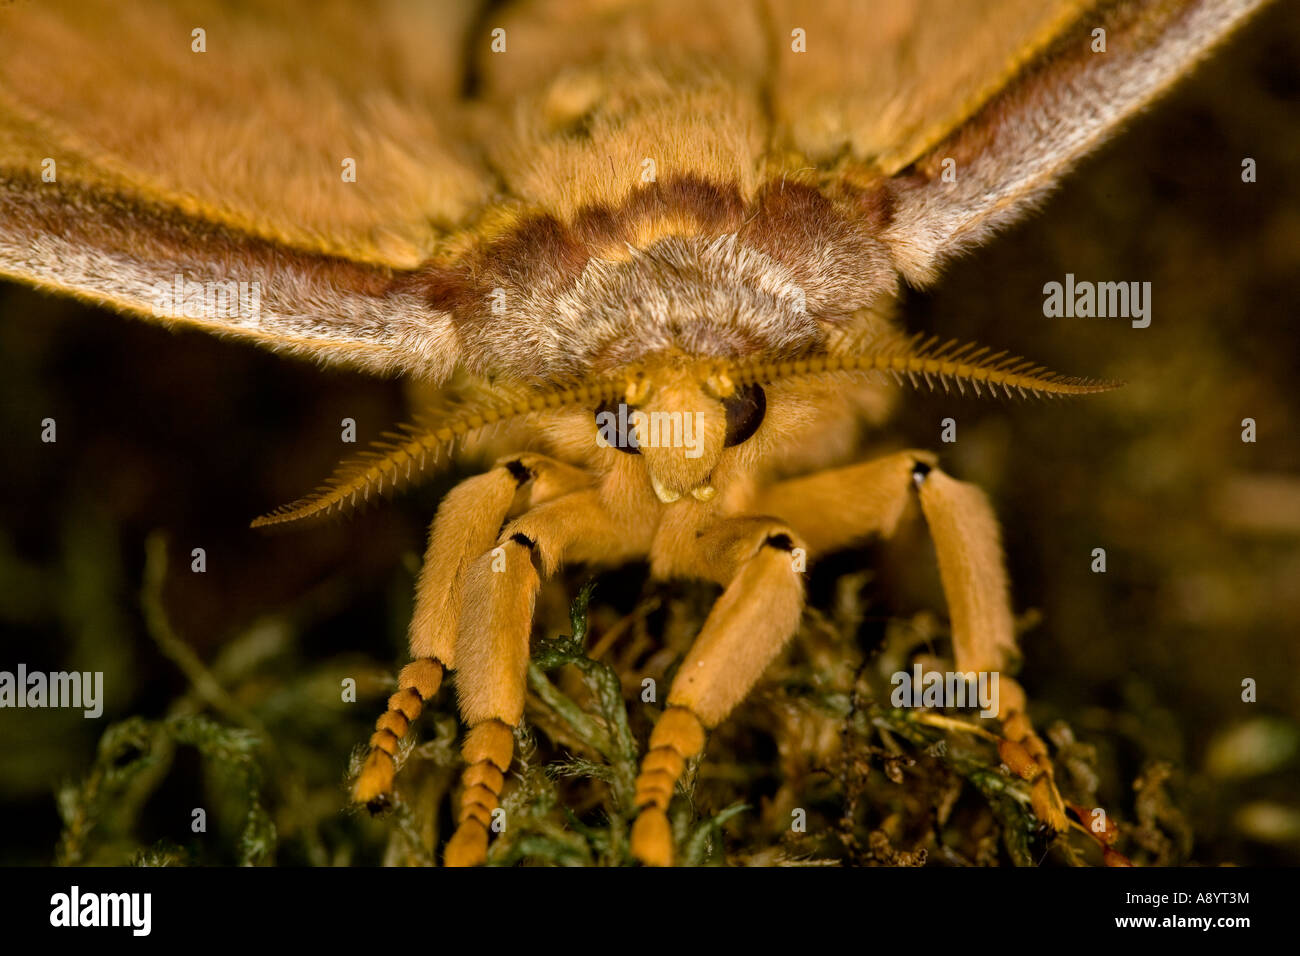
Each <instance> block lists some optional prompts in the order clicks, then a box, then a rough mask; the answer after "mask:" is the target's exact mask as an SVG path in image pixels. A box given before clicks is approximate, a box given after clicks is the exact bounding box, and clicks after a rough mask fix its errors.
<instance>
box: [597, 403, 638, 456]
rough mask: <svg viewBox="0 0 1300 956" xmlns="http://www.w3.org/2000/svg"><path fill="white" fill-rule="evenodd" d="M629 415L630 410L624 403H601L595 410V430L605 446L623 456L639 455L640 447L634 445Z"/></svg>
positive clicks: (634, 434) (634, 435) (633, 433)
mask: <svg viewBox="0 0 1300 956" xmlns="http://www.w3.org/2000/svg"><path fill="white" fill-rule="evenodd" d="M630 415H631V409H629V408H628V407H627V405H626V404H625V403H623V402H619V403H618V404H614V403H612V402H610V401H608V400H606V401H603V402H601V403H600V406H599V407H598V408H597V409H596V429H597V431H598V432H599V433H600V437H601V438H603V439H604V440H605V442H606V443H607V444H610V445H613V446H614V447H615V448H617V449H618V450H619V451H621V452H622V453H623V454H625V455H639V454H641V447H640V446H639V445H638V444H637V443H636V432H635V431H634V430H633V428H632V423H631V422H630V421H629V420H628V419H629V417H630Z"/></svg>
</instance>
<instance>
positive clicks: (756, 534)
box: [632, 518, 804, 866]
mask: <svg viewBox="0 0 1300 956" xmlns="http://www.w3.org/2000/svg"><path fill="white" fill-rule="evenodd" d="M800 547H802V544H801V543H800V541H799V540H798V538H796V537H795V535H794V533H793V532H792V531H791V530H790V528H789V527H787V526H786V525H784V524H782V523H781V522H779V521H775V520H772V519H770V518H730V519H724V520H722V521H719V522H717V523H715V524H713V525H712V526H711V527H709V528H708V529H707V530H705V531H704V533H703V534H701V535H700V536H699V538H698V539H697V540H696V541H695V542H694V543H693V544H692V545H691V546H690V554H686V555H677V556H675V559H674V560H673V562H672V563H673V565H674V566H676V567H678V568H680V569H682V570H691V569H692V567H693V569H694V572H695V574H696V575H697V576H698V577H702V578H706V579H712V580H719V581H721V582H722V583H724V584H725V590H724V591H723V593H722V596H721V597H720V598H719V599H718V602H717V603H716V604H715V605H714V606H713V610H712V611H711V612H710V613H709V616H708V619H707V620H706V621H705V622H704V626H703V628H701V630H700V634H699V637H697V638H696V640H695V643H694V644H693V645H692V646H691V650H690V652H689V653H688V654H687V655H686V659H685V660H684V661H682V666H681V669H680V670H679V671H678V673H677V677H676V679H675V680H674V681H673V686H672V689H671V690H670V691H669V693H668V701H667V703H668V707H667V709H666V710H665V711H664V713H663V715H662V716H661V717H660V718H659V720H658V722H656V724H655V727H654V730H653V731H652V732H651V734H650V748H649V751H648V752H647V754H646V756H645V759H644V760H643V761H642V764H641V772H640V774H639V775H638V776H637V780H636V804H637V807H638V810H639V813H638V815H637V819H636V823H635V824H634V825H633V827H632V852H633V854H634V855H635V856H636V857H637V858H638V859H639V860H641V861H642V862H643V863H648V864H651V865H655V866H668V865H669V864H671V863H672V852H673V844H672V833H671V830H670V828H669V825H668V814H667V811H668V804H669V801H670V800H671V799H672V794H673V788H674V786H675V785H676V783H677V780H678V778H679V777H680V776H681V773H682V770H683V768H684V767H685V764H686V761H687V760H689V759H690V758H692V757H694V756H696V755H697V754H699V753H700V752H701V751H702V750H703V749H704V732H705V729H706V728H709V727H714V726H716V725H717V724H719V723H721V722H722V720H723V719H724V718H725V717H726V716H727V714H729V713H730V712H731V711H732V709H733V708H734V707H735V706H736V705H737V704H739V703H740V702H741V700H743V699H744V697H745V695H746V694H748V693H749V691H750V689H751V688H752V687H753V686H754V684H756V683H757V682H758V679H759V678H760V677H761V676H762V674H763V671H764V670H766V669H767V666H768V665H769V664H770V663H771V662H772V661H773V660H774V659H775V658H776V656H777V655H778V654H779V653H780V652H781V649H782V648H783V647H784V646H785V644H786V642H787V641H788V640H789V639H790V637H791V636H792V635H793V634H794V632H795V630H796V629H797V628H798V626H799V618H800V615H801V614H802V612H803V600H804V595H803V581H802V579H801V578H800V574H799V571H797V570H796V569H795V562H794V560H793V558H794V552H795V549H796V548H800Z"/></svg>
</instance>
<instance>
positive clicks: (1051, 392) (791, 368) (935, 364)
mask: <svg viewBox="0 0 1300 956" xmlns="http://www.w3.org/2000/svg"><path fill="white" fill-rule="evenodd" d="M989 352H990V349H989V348H988V347H982V348H977V347H976V345H975V343H973V342H971V343H966V344H962V343H961V342H959V341H957V340H955V339H953V340H950V341H948V342H945V343H943V344H942V345H941V344H940V340H939V337H938V336H931V337H930V338H928V339H927V338H926V336H925V334H924V333H922V334H920V335H915V336H912V337H911V338H910V339H904V340H902V342H901V343H897V344H894V345H893V346H885V347H883V348H873V349H869V350H867V351H858V350H857V349H856V348H853V347H850V348H848V349H846V350H844V351H838V352H834V353H830V354H826V355H812V356H808V357H806V358H797V359H787V360H781V361H772V360H770V359H767V360H764V359H758V360H754V361H740V362H736V363H732V364H730V365H729V367H728V370H727V371H728V375H729V376H730V377H731V378H732V380H733V381H735V382H736V383H737V384H744V385H750V384H762V383H764V382H776V381H779V380H781V379H790V378H806V377H809V376H813V375H826V374H830V373H835V372H879V373H883V374H885V375H889V376H892V377H893V379H894V381H896V382H897V383H898V384H900V385H903V384H911V385H912V386H913V387H916V388H919V387H920V386H921V384H922V379H924V382H925V384H926V385H928V386H929V387H930V389H931V390H933V389H935V388H936V387H937V386H936V383H937V384H938V385H942V386H943V388H944V390H945V391H948V390H949V388H950V386H953V385H955V386H956V387H957V389H958V390H959V391H960V392H961V393H962V394H965V392H966V386H967V385H970V386H971V387H972V388H974V390H975V393H976V394H977V395H981V394H983V392H982V391H981V389H982V387H987V388H988V390H989V392H990V393H991V394H996V393H997V389H999V388H1001V389H1002V392H1003V394H1004V395H1006V396H1008V397H1009V396H1010V395H1011V393H1012V391H1013V390H1014V391H1015V392H1017V393H1018V394H1019V395H1021V396H1022V397H1030V396H1038V397H1047V398H1057V397H1060V396H1063V395H1091V394H1094V393H1096V392H1106V391H1109V390H1111V389H1114V388H1119V387H1120V386H1121V385H1122V384H1123V383H1122V382H1106V381H1101V380H1098V379H1090V378H1076V377H1070V376H1065V375H1061V374H1059V373H1057V372H1051V371H1048V370H1047V369H1046V368H1044V367H1043V366H1041V365H1035V364H1034V363H1033V362H1032V361H1028V360H1026V359H1022V358H1020V357H1019V356H1015V355H1010V354H1008V353H1007V352H1005V351H1003V352H998V353H996V354H993V355H990V354H988V353H989Z"/></svg>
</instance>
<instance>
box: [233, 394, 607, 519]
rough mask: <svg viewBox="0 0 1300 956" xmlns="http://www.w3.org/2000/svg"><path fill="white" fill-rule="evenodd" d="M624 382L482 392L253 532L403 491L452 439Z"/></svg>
mask: <svg viewBox="0 0 1300 956" xmlns="http://www.w3.org/2000/svg"><path fill="white" fill-rule="evenodd" d="M627 385H628V382H627V380H626V378H622V377H620V378H604V379H596V380H594V381H588V382H579V381H565V382H552V383H548V384H546V385H544V386H541V387H532V388H527V387H518V388H502V387H497V388H493V389H485V390H484V393H483V394H481V395H479V396H476V397H475V398H474V399H472V400H470V401H468V402H466V403H465V404H464V405H463V406H461V407H458V408H455V409H450V410H444V411H443V412H441V413H439V414H434V415H430V416H427V417H424V418H418V419H417V420H416V421H415V422H414V423H413V424H409V425H401V426H399V432H400V434H398V433H392V432H386V433H385V434H384V438H385V440H384V441H380V442H375V443H373V444H372V445H371V446H370V448H369V449H368V450H366V451H363V452H361V453H360V454H359V455H358V456H357V457H356V458H354V459H351V460H349V461H345V462H342V463H341V464H340V465H339V466H338V467H337V468H335V469H334V474H333V475H332V476H331V477H330V478H329V479H328V480H327V481H326V482H325V484H323V485H322V486H321V487H319V488H317V489H316V490H315V491H314V492H312V493H311V494H310V495H307V496H306V497H305V498H300V499H299V500H297V501H295V502H293V503H291V504H287V505H284V506H282V507H280V508H277V509H276V510H275V511H272V512H271V513H270V514H266V515H263V516H262V517H260V518H257V519H256V520H255V521H253V523H252V527H254V528H266V527H270V526H273V525H284V524H289V523H292V522H298V521H306V520H308V519H311V518H325V517H328V516H330V515H332V514H342V513H344V512H345V511H347V510H349V509H351V508H354V507H356V506H357V505H358V504H362V503H364V502H366V501H369V500H370V498H371V496H372V495H374V494H375V493H376V492H377V493H379V494H383V493H384V492H385V491H393V490H396V489H398V488H402V487H405V486H406V485H408V484H410V483H411V482H412V481H413V480H415V479H417V478H419V477H420V476H422V475H423V474H424V473H425V471H426V470H427V469H428V468H429V467H431V466H432V465H434V464H436V463H437V462H438V461H440V460H441V459H442V458H443V457H444V456H445V457H448V458H450V457H451V452H452V449H453V447H454V446H455V444H456V442H457V441H463V440H465V439H467V438H469V437H471V436H473V435H475V434H477V433H479V432H480V431H482V430H483V429H485V428H488V427H490V426H494V425H498V424H500V423H501V422H503V421H506V420H507V419H511V418H520V417H524V416H528V415H533V414H536V413H538V412H542V411H546V410H548V409H556V408H562V407H565V406H568V405H589V406H592V407H595V406H596V405H599V404H600V403H601V402H603V401H609V400H613V399H614V398H616V397H617V396H619V395H621V394H623V392H624V391H625V390H626V388H627Z"/></svg>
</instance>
